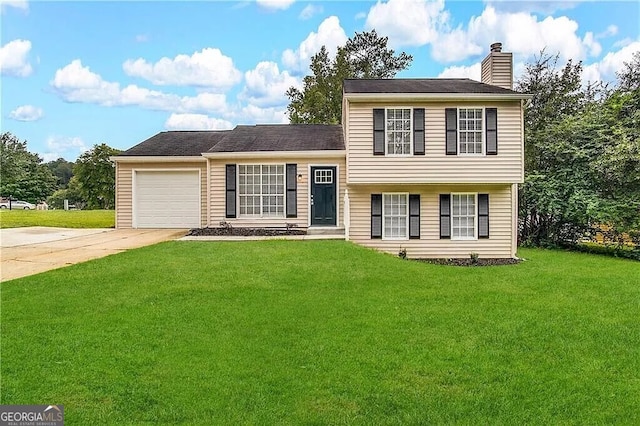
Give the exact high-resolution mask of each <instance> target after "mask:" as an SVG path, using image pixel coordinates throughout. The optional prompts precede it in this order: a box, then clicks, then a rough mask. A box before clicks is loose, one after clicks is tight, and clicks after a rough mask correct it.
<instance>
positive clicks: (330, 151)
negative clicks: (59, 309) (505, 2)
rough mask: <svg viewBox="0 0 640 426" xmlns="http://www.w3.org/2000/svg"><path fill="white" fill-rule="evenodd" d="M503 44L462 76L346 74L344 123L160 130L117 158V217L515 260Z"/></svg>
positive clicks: (517, 132)
mask: <svg viewBox="0 0 640 426" xmlns="http://www.w3.org/2000/svg"><path fill="white" fill-rule="evenodd" d="M512 68H513V66H512V55H511V54H510V53H504V52H502V51H501V48H500V45H499V44H497V43H496V44H494V45H492V51H491V52H490V53H489V55H488V56H487V57H486V58H485V60H484V61H483V62H482V82H477V81H473V80H469V79H437V78H436V79H378V80H346V81H345V82H344V87H343V107H342V125H339V126H334V125H255V126H237V127H236V128H235V129H233V130H229V131H184V132H162V133H159V134H157V135H155V136H153V137H151V138H150V139H147V140H146V141H144V142H142V143H140V144H138V145H136V146H134V147H133V148H131V149H129V150H127V151H125V152H123V153H122V154H121V155H119V156H116V157H114V160H115V162H116V226H117V227H118V228H130V227H133V228H144V227H150V228H158V227H169V228H196V227H205V226H213V227H215V226H219V224H220V223H221V222H226V223H229V224H231V225H232V226H233V227H274V226H278V227H283V226H287V225H291V224H295V225H296V226H298V227H300V228H304V229H308V230H309V231H310V232H313V231H314V230H316V229H323V230H326V229H334V230H335V231H336V232H343V233H344V237H345V238H346V239H348V240H351V241H354V242H356V243H358V244H362V245H365V246H368V247H372V248H376V249H380V250H384V251H387V252H390V253H394V254H397V253H398V252H399V250H400V249H405V250H406V252H407V255H408V256H409V257H412V258H434V257H436V258H443V257H446V258H451V257H469V254H470V253H478V254H479V255H480V256H481V257H494V258H505V257H515V253H516V248H517V199H518V194H517V191H518V190H517V188H518V186H517V185H518V183H521V182H522V180H523V152H524V150H523V141H524V124H523V108H524V105H523V103H524V101H525V99H527V98H528V96H527V95H524V94H520V93H517V92H514V91H513V90H512V80H513V74H512Z"/></svg>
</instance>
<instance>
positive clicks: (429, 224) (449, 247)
mask: <svg viewBox="0 0 640 426" xmlns="http://www.w3.org/2000/svg"><path fill="white" fill-rule="evenodd" d="M385 192H404V193H410V194H420V239H415V240H408V239H407V240H382V239H371V194H382V193H385ZM456 192H474V193H480V194H489V238H487V239H478V240H470V241H466V240H462V241H461V240H451V239H440V210H439V208H440V194H445V193H447V194H449V193H456ZM349 199H350V203H349V205H350V211H351V226H350V230H349V237H350V240H351V241H353V242H356V243H358V244H362V245H364V246H368V247H371V248H375V249H378V250H382V251H386V252H389V253H391V254H394V255H397V254H398V252H399V251H400V249H401V248H404V249H406V250H407V256H408V257H410V258H468V257H469V255H470V253H472V252H474V253H478V254H479V255H480V257H482V258H509V257H512V255H513V254H515V250H512V232H513V231H512V230H513V229H514V227H513V224H512V220H513V217H514V216H513V215H512V207H511V185H456V186H451V185H443V186H437V185H428V186H426V185H422V186H412V187H411V186H393V185H390V186H358V187H350V188H349Z"/></svg>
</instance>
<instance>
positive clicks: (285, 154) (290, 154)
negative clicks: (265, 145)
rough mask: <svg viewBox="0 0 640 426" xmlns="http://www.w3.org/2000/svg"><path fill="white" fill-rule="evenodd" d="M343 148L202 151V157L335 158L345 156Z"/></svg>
mask: <svg viewBox="0 0 640 426" xmlns="http://www.w3.org/2000/svg"><path fill="white" fill-rule="evenodd" d="M345 155H346V151H345V150H343V149H340V150H338V149H336V150H325V151H242V152H203V153H202V156H203V157H204V158H213V159H215V158H220V159H229V158H278V159H279V158H300V157H303V158H336V157H345Z"/></svg>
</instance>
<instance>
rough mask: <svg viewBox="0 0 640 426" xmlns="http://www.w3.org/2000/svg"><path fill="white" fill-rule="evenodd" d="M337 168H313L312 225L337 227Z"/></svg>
mask: <svg viewBox="0 0 640 426" xmlns="http://www.w3.org/2000/svg"><path fill="white" fill-rule="evenodd" d="M337 178H338V177H337V176H336V167H319V166H318V167H311V225H312V226H336V223H337V220H336V219H337V214H336V206H337V203H336V201H337V195H336V179H337Z"/></svg>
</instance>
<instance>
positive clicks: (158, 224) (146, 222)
mask: <svg viewBox="0 0 640 426" xmlns="http://www.w3.org/2000/svg"><path fill="white" fill-rule="evenodd" d="M133 197H134V200H133V202H134V206H133V207H134V208H133V214H134V222H133V226H134V227H136V228H199V227H200V176H199V173H198V171H197V170H194V171H191V170H189V171H182V170H181V171H136V174H135V189H134V195H133Z"/></svg>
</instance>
